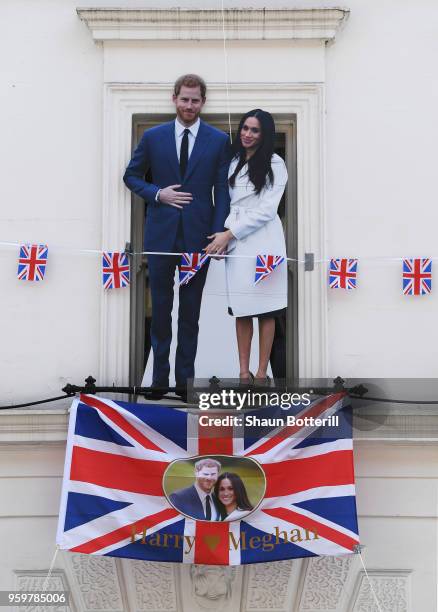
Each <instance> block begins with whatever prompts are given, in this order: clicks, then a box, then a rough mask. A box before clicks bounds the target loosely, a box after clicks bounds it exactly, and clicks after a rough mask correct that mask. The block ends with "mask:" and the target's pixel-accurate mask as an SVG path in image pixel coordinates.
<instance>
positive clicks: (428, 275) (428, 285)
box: [403, 258, 432, 295]
mask: <svg viewBox="0 0 438 612" xmlns="http://www.w3.org/2000/svg"><path fill="white" fill-rule="evenodd" d="M431 291H432V260H431V259H429V258H423V259H421V258H419V259H403V294H404V295H426V294H427V293H430V292H431Z"/></svg>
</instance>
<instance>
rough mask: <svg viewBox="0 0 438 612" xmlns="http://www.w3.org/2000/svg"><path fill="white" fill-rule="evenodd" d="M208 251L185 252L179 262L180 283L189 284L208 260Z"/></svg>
mask: <svg viewBox="0 0 438 612" xmlns="http://www.w3.org/2000/svg"><path fill="white" fill-rule="evenodd" d="M208 257H209V256H208V255H207V254H206V253H183V254H182V255H181V261H180V264H179V284H180V286H181V285H187V284H188V283H189V281H190V280H191V279H192V278H193V277H194V276H195V274H196V272H199V270H200V269H201V268H202V266H203V265H204V264H205V262H206V261H207V260H208Z"/></svg>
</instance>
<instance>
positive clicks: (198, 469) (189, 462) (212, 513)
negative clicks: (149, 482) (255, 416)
mask: <svg viewBox="0 0 438 612" xmlns="http://www.w3.org/2000/svg"><path fill="white" fill-rule="evenodd" d="M162 486H163V492H164V495H165V496H166V499H167V501H168V502H169V504H170V505H171V506H172V507H173V508H174V509H175V510H177V512H179V513H180V514H182V515H183V516H186V517H188V518H190V519H194V520H197V521H238V520H242V519H243V518H244V517H246V516H248V515H249V514H251V513H252V512H254V511H255V510H257V508H258V507H259V506H260V504H261V502H262V500H263V498H264V496H265V492H266V476H265V473H264V471H263V468H262V467H261V465H260V464H259V463H258V461H256V460H255V459H252V458H250V457H235V456H232V455H197V456H196V457H190V458H189V459H175V460H174V461H172V463H170V464H169V466H168V467H167V469H166V471H165V472H164V474H163V482H162Z"/></svg>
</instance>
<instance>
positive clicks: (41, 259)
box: [17, 244, 49, 281]
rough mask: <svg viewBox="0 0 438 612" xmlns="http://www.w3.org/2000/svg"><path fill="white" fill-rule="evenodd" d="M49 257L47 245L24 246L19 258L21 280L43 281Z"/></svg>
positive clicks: (18, 274) (19, 276)
mask: <svg viewBox="0 0 438 612" xmlns="http://www.w3.org/2000/svg"><path fill="white" fill-rule="evenodd" d="M48 255H49V247H48V246H47V245H46V244H22V245H21V246H20V256H19V258H18V272H17V276H18V278H19V280H25V281H42V280H43V278H44V274H45V272H46V265H47V257H48Z"/></svg>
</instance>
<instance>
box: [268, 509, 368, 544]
mask: <svg viewBox="0 0 438 612" xmlns="http://www.w3.org/2000/svg"><path fill="white" fill-rule="evenodd" d="M263 512H265V513H266V514H269V515H270V516H273V517H274V518H279V519H281V520H282V521H287V522H288V523H292V524H294V525H298V527H302V528H303V529H308V530H309V531H313V532H316V534H317V535H318V537H322V538H324V539H326V540H330V541H331V542H334V543H335V544H338V545H339V546H343V547H344V548H347V549H348V550H351V551H352V550H354V547H355V546H356V545H357V544H359V539H356V540H355V539H354V538H351V537H350V536H348V535H346V534H345V533H341V532H340V531H337V530H336V529H332V528H331V527H328V526H327V525H324V524H323V523H320V522H318V521H315V520H314V519H311V518H309V517H308V516H304V515H302V514H298V513H297V512H294V511H293V510H287V509H286V508H270V509H266V510H263ZM315 539H316V538H315Z"/></svg>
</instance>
